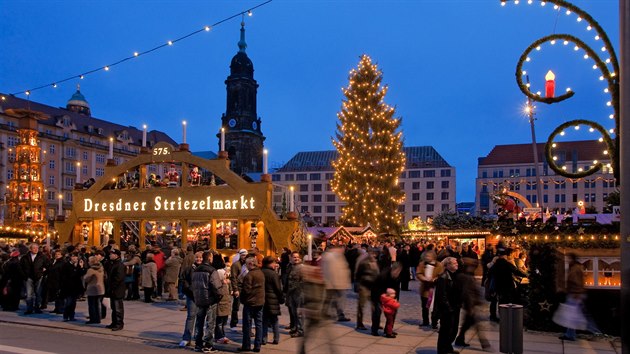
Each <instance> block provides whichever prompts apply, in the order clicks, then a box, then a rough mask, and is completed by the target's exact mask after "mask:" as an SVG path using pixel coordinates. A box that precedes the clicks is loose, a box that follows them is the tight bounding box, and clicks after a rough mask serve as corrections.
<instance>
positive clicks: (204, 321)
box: [192, 251, 223, 353]
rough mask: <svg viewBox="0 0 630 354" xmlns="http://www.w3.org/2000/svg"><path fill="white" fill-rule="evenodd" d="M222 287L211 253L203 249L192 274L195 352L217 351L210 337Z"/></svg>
mask: <svg viewBox="0 0 630 354" xmlns="http://www.w3.org/2000/svg"><path fill="white" fill-rule="evenodd" d="M222 287H223V283H222V282H221V278H220V277H219V274H218V273H217V270H216V269H215V268H214V267H213V266H212V253H211V252H210V251H205V252H204V253H203V255H202V262H201V264H200V265H199V266H197V267H196V268H195V270H194V272H193V274H192V292H193V298H194V299H195V305H196V306H197V317H196V318H195V351H196V352H204V353H210V352H215V351H217V349H216V348H214V346H213V343H212V339H213V334H214V328H215V326H216V316H217V304H218V303H219V294H220V291H221V288H222ZM204 328H205V329H206V330H205V331H204Z"/></svg>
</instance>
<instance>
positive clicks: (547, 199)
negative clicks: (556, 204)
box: [543, 194, 549, 204]
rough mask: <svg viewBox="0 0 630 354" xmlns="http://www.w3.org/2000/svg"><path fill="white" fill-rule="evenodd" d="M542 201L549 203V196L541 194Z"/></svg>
mask: <svg viewBox="0 0 630 354" xmlns="http://www.w3.org/2000/svg"><path fill="white" fill-rule="evenodd" d="M543 203H545V204H547V203H549V196H548V195H546V194H545V195H543Z"/></svg>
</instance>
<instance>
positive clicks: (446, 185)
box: [442, 181, 451, 188]
mask: <svg viewBox="0 0 630 354" xmlns="http://www.w3.org/2000/svg"><path fill="white" fill-rule="evenodd" d="M450 185H451V181H442V188H449V186H450Z"/></svg>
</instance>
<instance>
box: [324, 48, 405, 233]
mask: <svg viewBox="0 0 630 354" xmlns="http://www.w3.org/2000/svg"><path fill="white" fill-rule="evenodd" d="M348 79H349V84H348V87H346V88H342V91H343V94H344V96H345V100H344V101H343V102H342V108H341V111H340V112H339V113H338V114H337V117H338V118H339V121H340V123H338V124H337V132H336V137H337V139H336V140H335V139H333V141H332V142H333V145H334V146H335V148H336V149H337V152H338V153H339V157H338V158H337V159H336V160H335V161H333V162H332V165H333V168H334V169H335V174H334V177H333V179H332V180H331V183H330V185H331V187H332V190H333V191H334V192H335V193H336V194H337V196H338V197H339V199H341V200H342V201H344V202H346V206H344V207H343V209H342V211H343V215H342V217H341V219H342V221H343V222H344V223H350V224H354V225H367V224H368V223H370V224H371V225H372V226H373V227H374V228H375V230H378V231H379V232H397V231H398V228H399V225H400V224H401V223H402V215H401V214H400V213H398V205H399V204H400V203H401V202H402V201H403V200H404V198H405V194H404V193H403V191H402V190H401V189H400V187H399V185H398V176H400V174H401V173H402V171H403V169H404V167H405V154H404V152H403V150H402V132H400V131H397V130H398V128H399V127H400V123H401V119H400V118H395V117H394V114H395V110H394V108H393V107H391V106H389V105H388V104H386V103H385V102H384V100H383V98H384V97H385V95H386V93H387V85H384V86H381V81H382V79H383V74H382V72H381V71H380V70H379V69H378V67H377V65H376V64H373V63H372V59H371V58H370V57H369V56H367V55H362V56H361V60H360V61H359V65H358V67H357V68H356V69H352V70H351V71H350V74H349V78H348Z"/></svg>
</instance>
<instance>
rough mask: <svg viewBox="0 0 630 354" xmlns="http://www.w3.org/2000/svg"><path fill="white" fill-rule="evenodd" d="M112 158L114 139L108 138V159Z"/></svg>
mask: <svg viewBox="0 0 630 354" xmlns="http://www.w3.org/2000/svg"><path fill="white" fill-rule="evenodd" d="M113 158H114V138H109V159H110V160H112V159H113Z"/></svg>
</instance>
